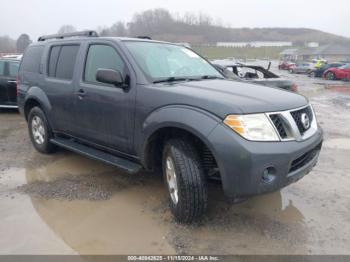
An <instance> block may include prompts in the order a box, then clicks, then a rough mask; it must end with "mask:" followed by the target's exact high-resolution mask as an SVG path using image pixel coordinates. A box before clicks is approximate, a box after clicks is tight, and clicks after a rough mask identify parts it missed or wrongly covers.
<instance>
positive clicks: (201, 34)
mask: <svg viewBox="0 0 350 262" xmlns="http://www.w3.org/2000/svg"><path fill="white" fill-rule="evenodd" d="M151 37H153V38H154V39H159V40H166V41H174V42H189V43H192V44H203V43H216V42H246V41H288V42H292V43H293V45H297V46H301V45H304V44H305V43H306V42H319V43H320V44H321V45H322V44H330V43H339V44H349V45H350V38H347V37H343V36H339V35H335V34H331V33H326V32H323V31H320V30H315V29H309V28H225V27H219V26H205V27H203V26H199V25H191V26H186V27H183V28H182V29H177V30H174V29H172V28H169V30H167V32H159V33H153V34H151Z"/></svg>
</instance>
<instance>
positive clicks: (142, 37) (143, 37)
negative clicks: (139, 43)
mask: <svg viewBox="0 0 350 262" xmlns="http://www.w3.org/2000/svg"><path fill="white" fill-rule="evenodd" d="M136 38H139V39H148V40H152V38H151V37H149V36H146V35H140V36H136Z"/></svg>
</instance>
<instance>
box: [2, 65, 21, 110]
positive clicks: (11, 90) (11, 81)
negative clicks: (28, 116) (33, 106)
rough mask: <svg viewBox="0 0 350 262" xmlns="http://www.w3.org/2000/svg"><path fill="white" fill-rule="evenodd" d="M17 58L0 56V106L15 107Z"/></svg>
mask: <svg viewBox="0 0 350 262" xmlns="http://www.w3.org/2000/svg"><path fill="white" fill-rule="evenodd" d="M19 63H20V60H19V59H13V58H0V108H17V85H16V79H17V73H18V68H19Z"/></svg>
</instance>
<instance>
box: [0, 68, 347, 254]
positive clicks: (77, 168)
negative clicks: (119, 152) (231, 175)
mask: <svg viewBox="0 0 350 262" xmlns="http://www.w3.org/2000/svg"><path fill="white" fill-rule="evenodd" d="M282 74H285V75H286V78H289V79H293V80H295V81H296V82H297V84H298V85H299V90H300V91H301V92H302V93H303V94H305V95H307V96H308V97H309V98H310V101H311V102H312V104H313V105H314V108H315V110H316V113H317V118H318V121H319V123H320V124H321V126H322V127H323V129H324V131H325V141H324V145H323V149H322V152H321V155H320V160H319V163H318V165H317V166H316V167H315V168H314V170H313V171H312V172H311V173H310V174H309V175H307V176H306V177H305V178H303V179H301V180H300V181H298V182H297V183H295V184H292V185H290V186H288V187H286V188H284V189H282V190H281V191H279V192H275V193H271V194H267V195H263V196H257V197H254V198H252V199H250V200H247V201H245V202H243V203H240V204H230V203H228V202H227V201H226V200H225V198H224V196H223V194H222V191H221V189H220V187H219V185H217V184H210V185H209V197H210V201H209V210H208V213H207V215H206V216H205V217H204V219H203V221H202V222H200V223H199V224H195V225H181V224H177V223H175V222H174V220H173V218H172V216H171V214H170V212H169V209H168V207H167V201H166V192H165V188H164V186H163V182H162V179H161V177H160V176H159V175H157V174H148V173H141V174H136V175H127V174H125V173H122V172H120V171H118V170H117V169H115V168H113V167H110V166H108V165H105V164H102V163H99V162H96V161H93V160H89V159H87V158H84V157H82V156H79V155H76V154H74V153H70V152H67V151H64V150H59V151H58V152H57V153H55V154H53V155H41V154H39V153H37V152H36V151H35V150H34V149H33V147H32V145H31V144H30V141H29V138H28V134H27V128H26V123H25V121H24V120H23V119H22V117H20V116H19V115H18V113H16V112H13V111H1V112H0V123H1V124H0V236H1V237H0V254H174V253H177V254H204V253H205V254H350V248H349V247H350V212H349V210H350V190H349V188H350V175H349V170H350V161H349V159H350V114H349V112H350V93H349V92H348V89H347V88H349V90H350V85H349V84H348V83H342V82H341V83H337V82H334V83H331V84H329V83H324V82H322V80H315V79H309V78H307V77H305V76H301V75H289V74H288V73H286V72H282ZM319 81H321V84H320V83H319ZM333 84H334V85H333ZM335 84H336V85H335ZM333 86H336V87H333Z"/></svg>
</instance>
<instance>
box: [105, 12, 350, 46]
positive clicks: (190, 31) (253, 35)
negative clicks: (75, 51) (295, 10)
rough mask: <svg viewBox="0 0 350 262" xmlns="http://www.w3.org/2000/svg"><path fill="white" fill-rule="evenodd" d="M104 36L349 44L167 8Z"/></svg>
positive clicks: (330, 36)
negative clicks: (237, 25) (240, 25)
mask: <svg viewBox="0 0 350 262" xmlns="http://www.w3.org/2000/svg"><path fill="white" fill-rule="evenodd" d="M102 34H105V35H116V36H117V35H118V36H120V35H128V36H139V35H142V36H144V35H147V36H151V37H152V38H154V39H159V40H166V41H173V42H188V43H191V44H207V43H216V42H246V41H288V42H293V43H294V44H295V45H303V44H304V43H305V42H319V43H320V44H329V43H342V44H344V43H347V44H350V38H346V37H342V36H338V35H334V34H330V33H326V32H322V31H320V30H315V29H308V28H277V27H276V28H229V27H223V26H220V25H218V24H215V23H214V22H213V19H212V18H211V17H210V16H208V15H204V14H199V15H194V14H184V15H183V16H174V15H172V14H171V13H170V12H169V11H168V10H166V9H152V10H146V11H144V12H141V13H136V14H135V15H134V16H133V18H132V19H131V21H129V22H127V23H122V22H118V23H116V24H114V25H112V26H111V27H110V28H104V30H103V31H102Z"/></svg>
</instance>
